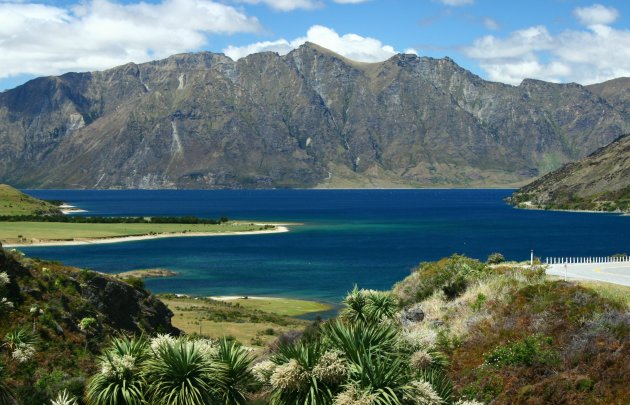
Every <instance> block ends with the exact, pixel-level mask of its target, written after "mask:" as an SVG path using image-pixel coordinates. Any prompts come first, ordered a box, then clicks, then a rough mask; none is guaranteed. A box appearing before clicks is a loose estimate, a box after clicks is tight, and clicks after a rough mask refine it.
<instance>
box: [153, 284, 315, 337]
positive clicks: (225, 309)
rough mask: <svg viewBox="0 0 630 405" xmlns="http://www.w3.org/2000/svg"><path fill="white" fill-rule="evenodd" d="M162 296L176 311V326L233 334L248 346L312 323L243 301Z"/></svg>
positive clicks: (209, 333)
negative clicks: (231, 301) (232, 301)
mask: <svg viewBox="0 0 630 405" xmlns="http://www.w3.org/2000/svg"><path fill="white" fill-rule="evenodd" d="M160 300H161V301H162V302H164V303H165V304H166V305H167V306H168V307H169V309H170V310H171V311H173V313H174V314H175V316H173V319H172V322H173V326H175V327H176V328H178V329H180V330H183V331H184V332H186V333H188V334H191V333H199V334H201V335H204V336H207V337H210V338H215V339H216V338H220V337H224V336H232V337H234V338H235V339H237V340H238V341H240V342H242V343H243V344H246V345H248V346H255V347H260V348H262V347H265V346H266V345H267V344H268V343H270V342H271V341H273V340H274V339H276V338H277V337H278V335H280V334H281V333H283V332H286V331H289V330H295V329H303V328H304V327H306V326H307V325H308V322H307V321H303V320H299V319H295V318H291V317H287V316H281V315H278V314H274V313H270V312H265V311H261V310H259V309H256V308H253V307H243V306H241V305H240V304H239V303H230V302H225V301H215V300H211V299H204V298H199V299H195V298H189V297H181V298H178V297H174V296H172V295H163V296H160ZM244 301H255V300H244ZM260 301H263V302H264V301H267V300H260Z"/></svg>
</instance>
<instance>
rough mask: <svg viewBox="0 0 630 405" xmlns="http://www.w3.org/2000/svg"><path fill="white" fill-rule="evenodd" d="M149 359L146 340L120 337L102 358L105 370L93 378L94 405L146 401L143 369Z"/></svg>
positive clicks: (90, 386) (90, 389) (90, 387)
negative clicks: (142, 375) (142, 376)
mask: <svg viewBox="0 0 630 405" xmlns="http://www.w3.org/2000/svg"><path fill="white" fill-rule="evenodd" d="M148 358H149V351H148V343H147V341H146V339H144V338H139V339H134V338H131V339H130V338H126V337H123V338H116V339H114V340H113V341H112V343H111V346H110V347H109V348H108V349H107V350H105V352H104V353H103V355H102V356H101V357H100V362H101V372H100V373H98V374H96V375H95V376H94V377H93V378H92V380H90V382H89V384H88V387H87V393H86V397H87V400H88V403H89V404H90V405H136V404H137V405H140V404H144V403H145V402H144V388H145V387H144V383H143V380H142V378H141V369H142V367H143V366H144V364H145V363H146V361H147V359H148Z"/></svg>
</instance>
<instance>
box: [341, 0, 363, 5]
mask: <svg viewBox="0 0 630 405" xmlns="http://www.w3.org/2000/svg"><path fill="white" fill-rule="evenodd" d="M367 1H370V0H334V2H335V3H339V4H359V3H365V2H367Z"/></svg>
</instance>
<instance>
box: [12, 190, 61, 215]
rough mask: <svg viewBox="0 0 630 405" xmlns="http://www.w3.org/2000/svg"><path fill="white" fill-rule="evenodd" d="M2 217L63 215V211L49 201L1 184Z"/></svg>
mask: <svg viewBox="0 0 630 405" xmlns="http://www.w3.org/2000/svg"><path fill="white" fill-rule="evenodd" d="M2 215H61V210H60V209H59V207H57V206H55V205H53V204H51V203H49V202H47V201H43V200H40V199H37V198H35V197H31V196H30V195H26V194H24V193H22V192H21V191H19V190H16V189H14V188H13V187H11V186H9V185H6V184H0V216H2Z"/></svg>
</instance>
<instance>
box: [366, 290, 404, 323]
mask: <svg viewBox="0 0 630 405" xmlns="http://www.w3.org/2000/svg"><path fill="white" fill-rule="evenodd" d="M366 295H367V304H366V305H365V314H366V315H367V319H368V321H369V322H382V321H384V320H388V319H393V318H394V316H396V312H397V311H398V304H397V303H396V298H394V296H393V295H392V293H390V292H387V291H370V292H368V293H367V294H366Z"/></svg>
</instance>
